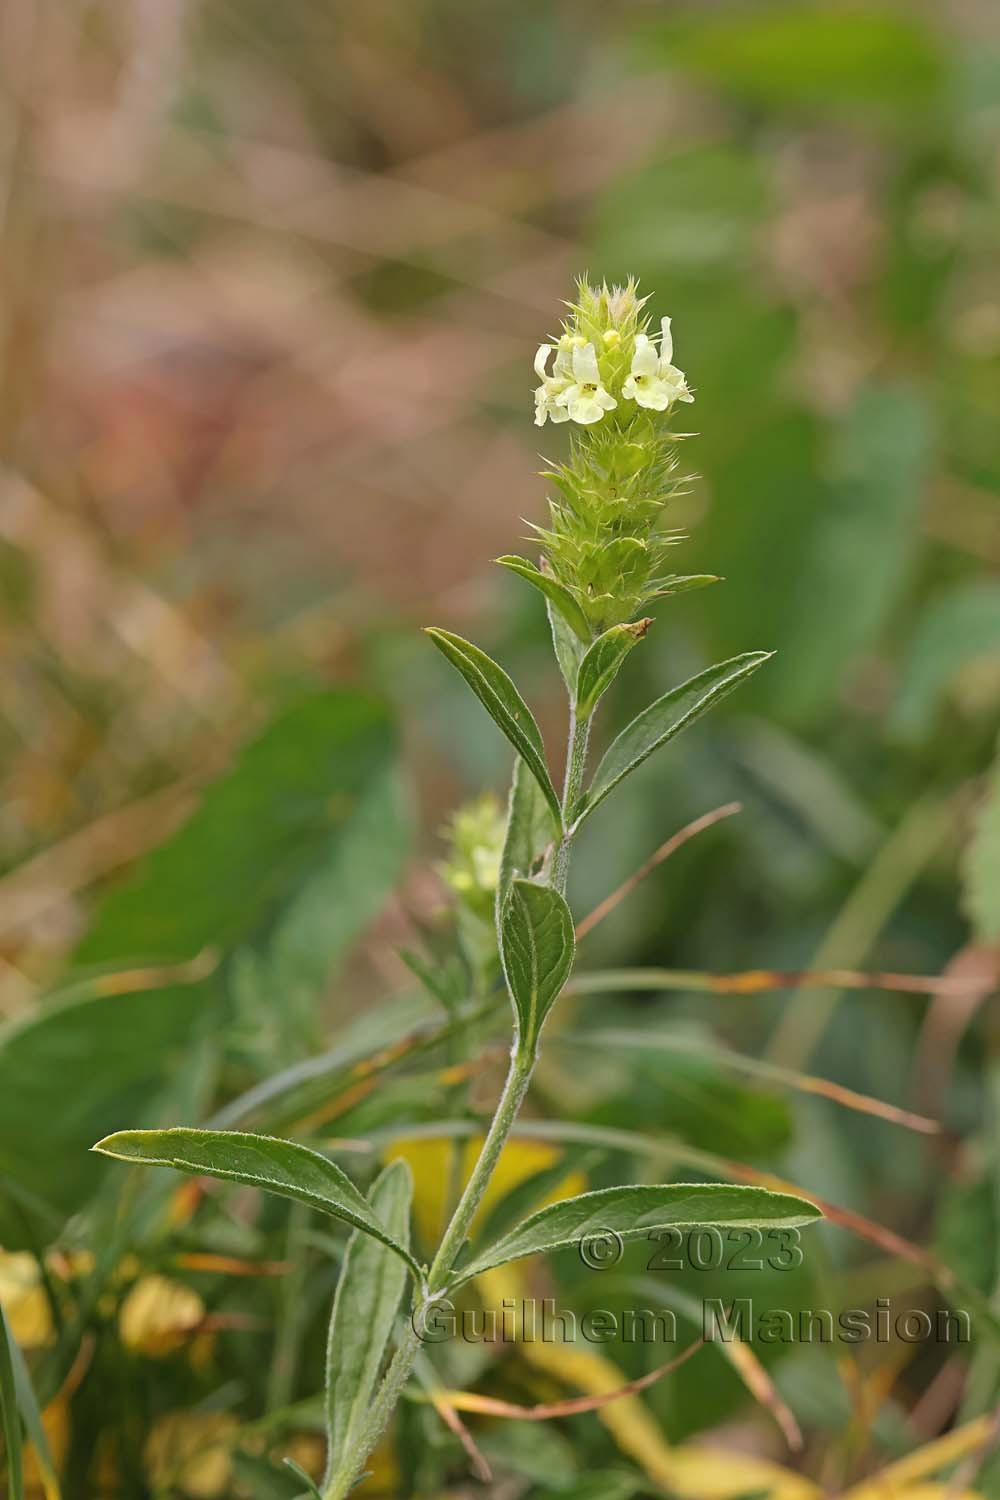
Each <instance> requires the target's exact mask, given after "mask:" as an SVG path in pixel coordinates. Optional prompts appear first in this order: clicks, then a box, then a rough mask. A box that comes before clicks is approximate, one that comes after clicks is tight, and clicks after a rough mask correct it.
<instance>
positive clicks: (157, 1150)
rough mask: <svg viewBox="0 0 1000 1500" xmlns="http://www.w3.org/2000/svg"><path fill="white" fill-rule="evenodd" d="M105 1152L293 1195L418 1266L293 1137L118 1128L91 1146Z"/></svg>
mask: <svg viewBox="0 0 1000 1500" xmlns="http://www.w3.org/2000/svg"><path fill="white" fill-rule="evenodd" d="M93 1149H94V1150H95V1151H99V1152H101V1154H102V1155H104V1156H113V1157H116V1158H117V1159H118V1160H119V1161H128V1162H134V1163H135V1164H136V1165H141V1166H148V1167H173V1168H174V1169H175V1170H176V1171H178V1172H191V1173H193V1174H194V1175H195V1176H198V1177H202V1176H204V1177H219V1178H221V1179H222V1180H223V1181H225V1182H242V1183H244V1184H246V1186H248V1187H257V1188H263V1189H264V1190H265V1191H267V1192H269V1193H277V1194H279V1195H280V1196H281V1197H283V1198H294V1199H295V1201H296V1202H298V1203H305V1204H306V1205H307V1206H308V1207H309V1208H315V1209H318V1210H319V1212H320V1213H324V1214H329V1215H331V1217H333V1218H335V1219H343V1220H344V1221H345V1222H346V1223H348V1224H352V1225H353V1226H354V1228H355V1229H361V1230H363V1231H364V1233H365V1234H370V1235H373V1236H374V1238H375V1239H377V1240H380V1241H381V1242H382V1244H383V1245H387V1246H388V1247H389V1249H390V1250H394V1251H395V1253H396V1254H397V1255H398V1256H401V1257H402V1259H403V1260H404V1261H405V1262H406V1264H407V1265H408V1266H409V1267H410V1268H411V1270H413V1271H414V1272H415V1274H416V1275H417V1276H418V1277H419V1275H420V1269H419V1267H418V1266H417V1263H416V1261H415V1260H414V1259H413V1257H412V1256H411V1255H410V1253H409V1251H408V1250H406V1249H404V1247H403V1246H402V1245H400V1244H399V1243H398V1242H397V1241H396V1240H395V1239H394V1238H393V1237H392V1235H391V1234H390V1233H389V1231H388V1230H387V1229H386V1228H385V1226H384V1225H383V1224H382V1223H381V1221H380V1220H379V1218H378V1216H377V1215H376V1214H375V1213H374V1212H373V1210H372V1208H371V1206H370V1205H369V1204H368V1202H367V1201H366V1199H365V1198H364V1197H363V1195H362V1194H361V1193H360V1192H359V1190H358V1189H357V1188H356V1187H355V1185H354V1183H353V1182H352V1181H351V1179H350V1178H349V1177H347V1176H346V1175H345V1174H344V1173H343V1172H342V1171H341V1170H340V1168H339V1167H338V1166H336V1165H335V1164H334V1163H333V1162H332V1161H329V1160H328V1159H327V1158H326V1157H325V1156H321V1155H320V1154H319V1152H318V1151H311V1150H310V1149H309V1147H308V1146H302V1145H300V1144H299V1142H298V1141H285V1140H280V1139H278V1138H277V1137H275V1136H270V1135H251V1134H249V1133H244V1132H243V1131H239V1130H192V1129H188V1128H185V1127H177V1128H175V1129H172V1130H120V1131H118V1132H117V1134H115V1135H109V1136H106V1137H105V1138H104V1140H103V1141H98V1143H97V1145H96V1146H94V1148H93Z"/></svg>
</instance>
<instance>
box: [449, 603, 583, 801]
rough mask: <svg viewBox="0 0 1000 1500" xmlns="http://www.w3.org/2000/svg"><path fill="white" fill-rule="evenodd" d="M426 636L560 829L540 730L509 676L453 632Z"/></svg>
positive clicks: (555, 798)
mask: <svg viewBox="0 0 1000 1500" xmlns="http://www.w3.org/2000/svg"><path fill="white" fill-rule="evenodd" d="M425 634H427V635H429V636H430V638H431V640H432V641H433V642H434V644H435V646H437V648H438V650H439V651H440V652H441V653H442V655H444V656H446V657H447V658H448V660H449V661H450V662H451V664H452V666H453V667H455V668H456V669H457V670H458V671H459V672H461V674H462V676H463V677H464V678H465V680H466V682H467V683H468V684H469V686H470V687H471V689H472V691H473V692H474V693H475V695H476V697H477V698H478V699H479V701H480V703H481V704H482V705H483V707H484V708H485V709H486V711H487V713H488V714H489V715H490V717H491V718H492V719H493V721H494V722H495V723H496V724H497V725H499V727H500V728H501V729H502V730H503V732H504V734H505V735H506V736H507V738H508V739H509V740H510V742H511V744H512V745H513V746H514V749H515V750H516V751H517V752H518V754H519V755H520V756H521V757H522V759H523V760H524V761H525V763H526V764H527V766H528V768H529V770H530V771H531V774H532V775H533V776H534V778H535V780H536V781H537V782H538V785H539V786H540V787H541V789H542V792H543V793H544V796H545V800H546V802H547V803H548V804H549V807H550V808H551V810H552V816H553V817H554V818H555V821H556V827H557V828H560V829H561V828H562V814H561V811H560V808H559V798H558V797H557V796H556V794H555V790H554V788H553V786H552V781H551V778H550V776H549V771H548V766H547V765H546V764H545V749H544V746H543V745H542V733H541V730H540V729H539V727H538V725H537V724H536V723H535V716H534V714H533V713H532V712H531V709H530V708H529V707H528V705H527V704H526V703H525V701H524V699H523V698H522V697H521V695H520V693H519V692H518V690H517V688H516V687H515V686H514V684H513V683H512V682H511V680H510V678H509V677H508V676H507V673H506V672H505V671H504V670H503V668H502V667H500V666H498V665H497V663H496V662H495V661H493V659H492V658H491V657H489V656H487V655H486V652H485V651H480V649H479V647H478V646H473V645H472V643H471V642H470V641H465V640H463V639H462V637H461V636H460V635H452V633H451V631H449V630H439V629H437V628H436V627H435V626H430V627H429V628H428V629H427V630H426V632H425Z"/></svg>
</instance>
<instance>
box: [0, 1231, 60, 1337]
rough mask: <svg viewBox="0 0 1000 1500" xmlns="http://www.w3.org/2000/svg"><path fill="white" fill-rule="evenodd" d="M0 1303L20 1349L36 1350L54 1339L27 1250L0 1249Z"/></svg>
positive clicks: (46, 1303)
mask: <svg viewBox="0 0 1000 1500" xmlns="http://www.w3.org/2000/svg"><path fill="white" fill-rule="evenodd" d="M0 1303H2V1305H3V1310H4V1312H5V1313H6V1314H7V1321H8V1322H9V1323H10V1330H11V1333H12V1334H13V1335H14V1337H15V1339H16V1340H17V1342H18V1343H19V1344H20V1345H21V1348H22V1349H40V1348H42V1347H43V1346H44V1345H45V1344H51V1343H52V1341H53V1339H54V1338H55V1331H54V1329H53V1326H52V1312H51V1309H50V1307H49V1299H48V1296H47V1295H46V1291H45V1287H44V1286H43V1285H42V1276H41V1272H40V1270H39V1268H38V1262H37V1260H36V1259H35V1257H34V1256H33V1255H31V1254H29V1253H28V1251H27V1250H22V1251H15V1252H11V1253H9V1254H4V1253H2V1252H0Z"/></svg>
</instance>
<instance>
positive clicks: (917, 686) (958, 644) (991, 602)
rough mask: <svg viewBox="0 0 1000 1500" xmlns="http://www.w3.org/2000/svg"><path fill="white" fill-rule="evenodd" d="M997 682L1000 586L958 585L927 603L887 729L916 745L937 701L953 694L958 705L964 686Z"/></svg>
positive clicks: (999, 671)
mask: <svg viewBox="0 0 1000 1500" xmlns="http://www.w3.org/2000/svg"><path fill="white" fill-rule="evenodd" d="M998 677H1000V587H998V586H997V584H996V583H987V582H986V581H985V580H984V581H977V582H975V583H962V584H959V585H958V586H957V587H956V588H954V589H951V590H949V591H948V592H947V593H942V594H940V595H938V597H937V598H935V599H932V600H931V601H930V602H929V604H928V606H927V608H926V609H925V610H924V611H923V612H922V614H921V615H920V616H919V620H918V623H917V628H916V633H915V635H914V637H913V640H912V642H911V644H910V646H909V649H908V650H907V652H906V657H905V660H904V662H903V665H902V669H901V671H900V675H899V684H898V686H897V689H896V701H895V703H894V704H893V709H892V717H891V721H890V722H891V725H892V728H893V729H894V730H895V731H896V733H898V734H901V735H902V736H904V737H905V738H907V739H910V740H916V739H919V738H920V737H921V736H922V735H924V734H926V733H927V732H928V731H929V730H930V729H931V728H932V727H933V723H934V715H935V713H936V711H937V710H938V708H939V707H940V705H941V703H942V701H943V700H944V699H945V698H946V697H948V696H949V694H950V693H953V696H954V697H955V698H956V699H958V700H959V702H961V699H962V687H963V684H964V683H965V682H966V681H968V682H969V684H970V686H971V688H972V692H970V694H969V697H970V698H971V699H973V701H975V698H974V694H975V685H976V684H977V683H978V682H979V681H980V680H982V681H983V682H984V684H986V683H990V682H995V681H996V680H997V679H998Z"/></svg>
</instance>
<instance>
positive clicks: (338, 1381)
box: [326, 1160, 413, 1483]
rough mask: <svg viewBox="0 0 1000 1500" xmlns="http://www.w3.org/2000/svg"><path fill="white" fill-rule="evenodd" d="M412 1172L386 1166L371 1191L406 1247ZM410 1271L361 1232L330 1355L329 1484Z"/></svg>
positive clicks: (361, 1410)
mask: <svg viewBox="0 0 1000 1500" xmlns="http://www.w3.org/2000/svg"><path fill="white" fill-rule="evenodd" d="M412 1197H413V1176H412V1173H411V1172H410V1168H409V1165H408V1163H407V1162H405V1161H402V1160H399V1161H394V1162H393V1163H392V1165H391V1166H388V1167H386V1169H385V1171H384V1172H383V1173H382V1175H381V1177H379V1178H378V1179H377V1180H376V1182H375V1183H374V1185H373V1186H372V1190H371V1192H370V1193H369V1195H368V1201H369V1203H370V1206H371V1210H372V1212H373V1213H374V1214H375V1215H376V1217H377V1218H378V1219H379V1221H380V1222H381V1223H382V1224H384V1225H385V1227H386V1229H387V1230H388V1231H389V1233H390V1234H391V1235H392V1237H393V1239H394V1240H396V1242H397V1243H398V1244H400V1245H402V1246H403V1247H404V1248H408V1247H409V1242H410V1200H411V1198H412ZM405 1283H406V1268H405V1266H404V1265H403V1263H402V1261H401V1260H400V1259H399V1257H398V1256H397V1255H393V1253H392V1252H391V1251H390V1250H389V1249H387V1248H386V1246H385V1245H383V1244H381V1243H380V1242H379V1241H378V1240H375V1239H372V1238H370V1236H368V1235H366V1234H362V1233H361V1232H360V1231H358V1230H356V1231H355V1232H354V1234H353V1235H352V1236H351V1238H350V1240H349V1242H348V1245H347V1252H346V1254H345V1256H344V1264H343V1267H342V1269H341V1272H340V1280H339V1281H338V1283H337V1294H336V1296H335V1297H334V1301H333V1313H332V1315H331V1318H330V1335H329V1340H328V1345H327V1358H326V1410H327V1434H328V1438H329V1456H328V1460H327V1463H328V1471H327V1483H329V1480H330V1476H331V1475H332V1473H333V1470H334V1467H335V1465H336V1464H337V1462H338V1461H339V1460H340V1459H341V1458H342V1457H343V1454H344V1452H345V1450H346V1449H347V1447H348V1446H349V1445H350V1443H351V1440H352V1438H354V1437H355V1436H356V1435H357V1432H358V1429H359V1427H360V1426H361V1424H362V1423H363V1422H364V1420H365V1418H366V1416H367V1415H368V1408H369V1405H370V1402H371V1397H372V1392H373V1391H374V1389H375V1382H376V1380H377V1379H378V1374H379V1370H380V1369H381V1367H382V1361H383V1358H384V1355H385V1350H386V1345H387V1344H388V1342H389V1336H390V1334H391V1333H392V1325H393V1321H394V1319H395V1317H396V1309H397V1308H398V1306H399V1299H400V1297H401V1296H402V1294H403V1288H404V1286H405Z"/></svg>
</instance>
